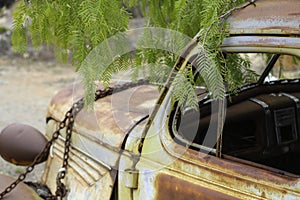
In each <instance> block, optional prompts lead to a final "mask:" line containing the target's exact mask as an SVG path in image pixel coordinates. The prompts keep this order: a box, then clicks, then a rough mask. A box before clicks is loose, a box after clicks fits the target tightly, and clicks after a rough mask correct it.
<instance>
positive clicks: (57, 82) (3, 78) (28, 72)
mask: <svg viewBox="0 0 300 200" xmlns="http://www.w3.org/2000/svg"><path fill="white" fill-rule="evenodd" d="M77 77H78V76H77V74H76V73H75V72H74V68H73V67H71V66H68V65H63V64H58V63H57V62H55V61H54V59H53V60H47V61H37V60H34V59H30V58H29V59H25V58H23V57H22V56H17V57H13V58H11V57H8V56H0V131H1V130H2V129H3V128H4V127H5V126H7V125H9V124H10V123H13V122H20V123H25V124H29V125H32V126H34V127H35V128H37V129H39V130H40V131H41V132H42V133H44V130H45V124H46V123H45V114H46V109H47V106H48V104H49V102H50V100H51V98H52V97H53V96H54V94H55V93H56V92H57V91H58V90H59V89H61V88H63V87H65V86H66V85H68V84H71V83H72V82H73V81H74V80H76V78H77ZM43 168H44V166H43V164H41V165H39V166H38V167H37V169H36V170H35V171H34V172H33V173H32V174H31V175H30V176H29V178H28V179H27V180H28V181H29V180H38V179H39V178H40V175H41V174H42V171H43ZM23 171H24V167H19V166H14V165H12V164H9V163H7V162H6V161H4V160H3V159H2V158H1V159H0V173H2V174H8V175H11V176H14V177H16V176H18V174H20V173H21V172H23Z"/></svg>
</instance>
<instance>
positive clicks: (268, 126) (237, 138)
mask: <svg viewBox="0 0 300 200" xmlns="http://www.w3.org/2000/svg"><path fill="white" fill-rule="evenodd" d="M278 57H279V55H274V56H273V57H272V59H271V61H270V62H269V64H268V65H267V67H266V68H265V70H264V71H263V73H262V74H261V76H260V79H259V80H258V81H257V82H256V83H251V84H247V85H245V86H243V87H242V88H240V89H239V90H238V91H237V92H236V93H228V94H227V96H226V100H227V109H226V118H225V122H224V127H223V132H222V154H223V155H229V156H232V157H235V158H239V159H241V160H247V161H251V162H253V163H258V164H262V165H265V166H268V167H271V168H274V169H276V170H277V171H282V173H284V172H288V173H291V174H294V175H300V162H299V156H300V79H299V78H293V79H289V78H286V77H281V78H280V79H277V80H271V81H270V80H269V81H265V80H266V77H267V75H268V74H270V72H271V71H272V68H273V66H274V64H275V61H276V60H278ZM211 102H212V101H211V100H209V99H202V100H200V101H199V111H200V114H199V111H195V110H188V111H187V112H185V113H184V114H182V113H181V112H180V110H177V111H176V114H175V115H176V120H177V121H176V123H175V126H176V131H175V132H176V133H174V136H175V138H176V135H177V136H178V135H179V136H180V137H182V138H184V139H185V140H186V141H188V142H192V145H191V146H190V148H195V147H196V146H197V145H198V146H199V145H202V144H203V142H204V139H205V137H206V134H207V132H208V128H209V125H210V123H211V120H212V118H211ZM195 130H196V131H195ZM193 131H194V132H196V133H195V134H191V133H192V132H193ZM193 144H197V145H193ZM214 148H215V147H214Z"/></svg>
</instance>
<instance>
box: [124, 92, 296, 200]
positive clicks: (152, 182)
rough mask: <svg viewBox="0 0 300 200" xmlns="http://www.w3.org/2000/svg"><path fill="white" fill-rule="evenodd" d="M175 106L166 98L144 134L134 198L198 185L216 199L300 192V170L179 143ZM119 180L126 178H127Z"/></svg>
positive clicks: (186, 192) (178, 192) (188, 193)
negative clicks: (174, 130) (173, 130)
mask: <svg viewBox="0 0 300 200" xmlns="http://www.w3.org/2000/svg"><path fill="white" fill-rule="evenodd" d="M171 108H172V106H171V104H170V101H169V100H168V98H166V99H165V100H164V101H163V103H162V105H161V107H160V109H159V111H158V112H157V115H156V117H155V118H154V121H153V122H152V126H151V127H150V128H149V132H148V134H147V136H146V138H145V140H144V146H143V151H142V157H141V158H140V160H139V162H138V163H137V165H136V168H137V170H139V172H140V174H139V179H138V183H139V186H138V188H137V189H135V190H133V196H134V199H141V198H143V199H147V200H148V199H149V200H150V199H162V198H167V199H170V198H168V197H167V196H165V194H164V193H165V192H168V191H169V194H175V195H176V197H181V195H182V198H183V197H184V196H186V197H191V198H192V197H193V196H194V195H195V192H194V190H189V189H184V190H181V188H180V187H186V188H195V187H199V188H198V189H199V191H203V192H204V193H205V194H204V195H206V194H207V197H209V196H214V195H216V197H215V198H216V199H219V198H224V199H231V198H238V199H251V200H252V199H276V200H277V199H299V198H300V178H299V176H296V175H291V174H288V173H285V174H282V173H278V170H276V169H273V168H270V167H269V168H268V167H264V166H262V165H259V164H256V163H252V162H248V163H245V162H241V161H238V160H233V159H231V158H229V157H226V158H223V159H220V158H217V157H215V156H213V155H208V154H206V153H201V152H199V151H196V150H192V149H189V148H188V144H187V146H185V145H180V144H178V143H176V142H175V141H174V138H173V135H172V134H171V133H170V128H169V127H168V126H167V124H168V121H169V120H170V116H168V115H166V114H165V113H170V111H171ZM121 167H122V166H121ZM127 167H128V166H127ZM168 176H172V177H175V178H168ZM119 180H120V181H124V180H122V178H120V179H119ZM167 180H168V181H169V180H170V181H172V183H168V182H167ZM176 182H177V183H176ZM193 184H195V185H197V186H195V185H193ZM120 185H122V183H120V184H119V186H120ZM172 185H173V186H174V187H172ZM161 187H162V188H164V189H162V188H161ZM145 188H147V189H145ZM121 192H122V193H124V194H128V189H127V190H126V189H125V187H123V188H121ZM199 195H200V194H199ZM205 197H206V196H205ZM171 199H172V198H171ZM200 199H201V197H200Z"/></svg>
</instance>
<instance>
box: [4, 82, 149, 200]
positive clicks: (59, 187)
mask: <svg viewBox="0 0 300 200" xmlns="http://www.w3.org/2000/svg"><path fill="white" fill-rule="evenodd" d="M146 84H149V81H148V80H138V81H137V82H135V83H132V82H128V83H125V84H122V85H116V86H115V87H114V88H112V87H108V88H106V89H102V90H100V89H99V90H97V91H96V97H95V101H97V100H98V99H101V98H104V97H106V96H109V95H112V94H113V93H117V92H121V91H123V90H126V89H129V88H132V87H136V86H139V85H146ZM83 107H84V99H83V98H82V99H80V100H79V101H77V102H76V103H74V104H73V105H72V107H71V109H70V110H69V111H67V113H66V114H65V116H64V119H63V120H62V121H60V122H59V125H58V128H57V130H55V131H54V133H53V134H52V137H51V140H49V141H48V142H47V144H46V146H45V147H44V149H43V150H42V152H41V153H40V154H38V155H37V157H36V158H35V159H34V161H33V162H32V164H30V165H29V166H28V167H27V168H26V170H25V172H24V173H22V174H20V175H19V176H18V178H17V179H16V180H15V181H14V182H13V183H11V184H10V185H9V186H8V187H7V188H5V189H4V191H3V192H1V193H0V200H1V199H3V198H4V196H6V195H7V194H8V193H10V192H11V191H12V190H13V189H15V188H16V187H17V185H18V184H19V183H20V182H23V181H24V180H25V178H26V177H27V175H28V174H29V173H30V172H32V171H33V170H34V168H35V166H36V165H37V163H40V161H41V160H42V159H43V158H45V157H46V156H47V155H48V154H49V151H50V148H51V146H52V144H53V143H54V142H55V141H56V140H57V139H58V138H59V136H60V131H61V130H62V129H64V128H66V139H65V148H64V155H63V164H62V167H61V169H60V170H59V172H58V173H57V177H56V191H55V195H50V196H48V197H46V200H58V199H62V198H63V197H65V196H66V194H67V192H68V191H67V188H66V186H65V185H64V183H63V182H62V180H63V179H64V178H65V177H66V173H67V168H68V162H69V152H70V147H71V138H72V130H73V126H74V122H75V118H76V116H77V114H78V113H79V112H80V111H81V110H82V108H83Z"/></svg>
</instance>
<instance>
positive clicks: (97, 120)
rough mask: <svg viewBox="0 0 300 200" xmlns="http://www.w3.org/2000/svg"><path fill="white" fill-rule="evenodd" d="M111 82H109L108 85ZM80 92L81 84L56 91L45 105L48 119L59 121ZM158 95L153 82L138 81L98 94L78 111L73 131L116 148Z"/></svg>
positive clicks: (149, 109) (145, 114)
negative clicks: (131, 84)
mask: <svg viewBox="0 0 300 200" xmlns="http://www.w3.org/2000/svg"><path fill="white" fill-rule="evenodd" d="M114 85H115V84H114V83H112V87H114ZM99 87H100V88H104V87H103V86H102V85H100V86H99ZM83 93H84V92H83V87H82V85H81V84H73V85H70V86H68V87H66V88H65V89H63V90H61V91H59V92H58V93H57V94H56V95H55V96H54V98H53V99H52V101H51V103H50V106H49V107H48V114H47V116H48V117H47V119H48V121H49V120H50V119H54V120H55V121H61V120H62V119H63V118H64V115H65V113H66V112H67V111H68V110H69V109H70V108H71V106H72V104H73V103H74V102H76V101H77V100H78V99H80V98H81V97H83ZM158 95H159V92H158V89H157V87H156V86H152V85H140V86H135V87H131V88H128V89H125V90H122V91H120V92H117V93H113V94H112V95H108V96H106V97H104V98H101V99H99V100H97V101H96V102H95V103H94V107H93V110H87V109H83V110H81V111H80V112H79V113H78V115H77V117H76V119H75V124H74V130H73V133H74V134H79V135H81V136H83V137H85V138H88V139H89V140H93V141H96V142H100V143H104V144H108V145H109V146H112V147H117V148H119V147H121V145H122V143H123V140H124V138H125V136H126V134H127V133H128V131H129V130H130V129H132V128H133V127H135V124H136V123H137V122H138V121H140V120H141V119H142V118H145V116H147V115H148V114H149V113H150V111H151V110H152V108H153V107H154V105H155V102H156V99H157V98H158ZM143 124H144V123H140V124H139V128H143ZM75 143H76V142H75Z"/></svg>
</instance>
